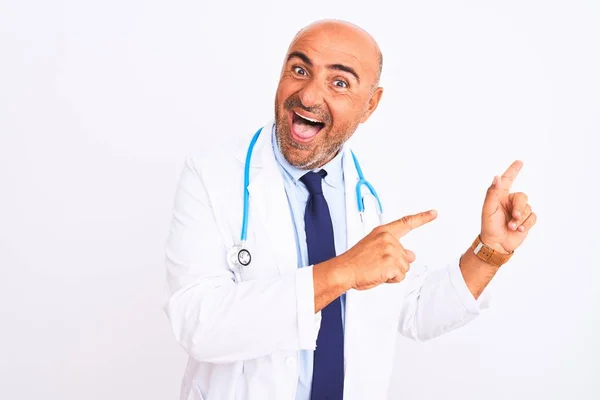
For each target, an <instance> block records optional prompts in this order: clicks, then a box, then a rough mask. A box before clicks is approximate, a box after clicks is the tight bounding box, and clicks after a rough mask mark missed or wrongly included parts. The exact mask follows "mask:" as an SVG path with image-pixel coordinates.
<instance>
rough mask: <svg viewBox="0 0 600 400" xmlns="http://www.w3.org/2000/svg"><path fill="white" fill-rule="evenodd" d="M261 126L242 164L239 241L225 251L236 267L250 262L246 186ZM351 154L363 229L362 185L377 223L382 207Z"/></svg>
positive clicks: (363, 203) (248, 196)
mask: <svg viewBox="0 0 600 400" xmlns="http://www.w3.org/2000/svg"><path fill="white" fill-rule="evenodd" d="M261 131H262V128H260V129H259V130H258V131H257V132H256V133H255V134H254V136H253V137H252V140H251V141H250V146H248V152H247V153H246V163H245V165H244V212H243V214H242V233H241V235H240V242H239V243H237V244H235V245H234V246H233V247H231V249H229V251H228V252H227V261H228V263H229V265H230V266H231V267H236V268H238V269H241V268H242V267H247V266H249V265H250V263H251V262H252V255H251V254H250V250H248V247H247V245H246V238H247V235H248V209H249V206H250V192H249V191H248V186H249V185H250V159H251V158H252V151H253V150H254V145H255V144H256V141H257V140H258V137H259V136H260V133H261ZM350 153H351V154H352V160H353V161H354V167H355V168H356V172H357V173H358V182H357V183H356V203H357V207H358V213H359V215H360V221H361V223H362V225H363V229H364V227H365V217H364V214H365V201H364V198H363V196H362V187H363V186H366V187H367V189H369V192H370V193H371V195H372V196H373V197H374V198H375V200H377V216H378V218H379V224H380V225H381V224H382V223H383V207H382V206H381V200H380V199H379V196H378V195H377V191H376V190H375V188H374V187H373V185H371V184H370V183H369V181H367V180H366V179H365V176H364V175H363V172H362V169H361V168H360V164H359V163H358V159H357V158H356V155H355V154H354V152H353V151H350Z"/></svg>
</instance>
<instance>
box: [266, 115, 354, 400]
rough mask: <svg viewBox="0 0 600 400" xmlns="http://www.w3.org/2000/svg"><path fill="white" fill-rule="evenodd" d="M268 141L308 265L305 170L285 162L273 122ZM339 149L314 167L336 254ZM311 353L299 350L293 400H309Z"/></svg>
mask: <svg viewBox="0 0 600 400" xmlns="http://www.w3.org/2000/svg"><path fill="white" fill-rule="evenodd" d="M272 145H273V152H274V153H275V158H276V159H277V164H278V166H279V169H280V171H281V175H282V176H283V184H284V187H285V192H286V194H287V199H288V203H289V206H290V212H291V214H292V221H293V224H294V231H295V232H294V233H295V237H296V250H297V252H298V268H302V267H307V266H308V250H307V247H306V233H305V231H304V210H305V209H306V203H307V201H308V190H307V189H306V186H304V184H303V183H302V182H301V181H300V177H302V175H304V174H305V173H306V172H308V171H306V170H301V169H298V168H296V167H294V166H292V165H291V164H290V163H288V162H287V160H286V159H285V157H283V154H282V153H281V150H280V149H279V146H278V145H277V139H276V137H275V126H273V132H272ZM343 158H344V151H343V149H342V150H341V151H340V152H339V153H338V154H337V155H336V156H335V157H334V158H333V159H332V160H331V161H329V162H328V163H327V164H325V165H324V166H323V167H321V168H318V169H316V170H315V171H318V170H321V169H324V170H326V171H327V176H326V177H325V178H324V179H323V181H324V182H325V184H324V185H323V195H324V196H325V200H327V204H328V206H329V212H330V214H331V222H332V223H333V235H334V242H335V252H336V254H337V255H340V254H342V253H344V252H345V251H346V250H347V248H346V247H347V240H346V192H345V190H344V170H343ZM344 298H345V296H344V295H342V296H341V299H340V300H341V303H342V324H343V323H344V305H345V303H344ZM313 357H314V351H312V350H302V351H300V371H299V372H300V376H299V378H298V390H297V391H296V400H310V388H311V384H312V375H313Z"/></svg>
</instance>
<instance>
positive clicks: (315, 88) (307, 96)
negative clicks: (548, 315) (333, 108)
mask: <svg viewBox="0 0 600 400" xmlns="http://www.w3.org/2000/svg"><path fill="white" fill-rule="evenodd" d="M298 97H300V101H301V102H302V104H303V105H304V106H305V107H306V108H311V107H319V106H320V105H322V104H323V92H322V88H321V86H320V85H319V83H318V82H316V80H314V79H313V80H311V81H309V82H307V83H306V86H304V87H303V88H302V89H301V90H300V91H299V92H298Z"/></svg>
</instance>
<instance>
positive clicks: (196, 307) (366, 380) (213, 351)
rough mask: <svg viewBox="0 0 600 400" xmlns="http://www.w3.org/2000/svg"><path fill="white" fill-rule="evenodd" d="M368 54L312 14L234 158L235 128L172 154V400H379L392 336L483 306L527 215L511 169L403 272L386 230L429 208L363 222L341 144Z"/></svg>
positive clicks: (364, 113)
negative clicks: (214, 150)
mask: <svg viewBox="0 0 600 400" xmlns="http://www.w3.org/2000/svg"><path fill="white" fill-rule="evenodd" d="M381 65H382V57H381V53H380V51H379V48H378V46H377V44H376V43H375V41H374V40H373V38H372V37H371V36H370V35H369V34H368V33H366V32H365V31H363V30H362V29H360V28H358V27H356V26H354V25H352V24H350V23H346V22H340V21H319V22H316V23H314V24H312V25H310V26H308V27H306V28H304V29H303V30H302V31H300V32H299V33H298V35H297V36H296V37H295V38H294V40H293V41H292V43H291V44H290V47H289V49H288V52H287V54H286V57H285V61H284V64H283V68H282V70H281V77H280V81H279V85H278V87H277V93H276V96H275V119H274V121H272V122H270V123H268V124H267V125H266V126H264V127H263V129H262V130H261V131H260V133H259V135H258V138H257V140H256V142H255V145H254V147H253V149H252V152H251V158H250V160H249V162H248V163H249V164H248V168H247V169H246V168H245V163H246V159H247V151H248V146H249V143H250V139H251V137H250V136H249V137H248V142H247V143H243V144H242V145H241V146H240V148H239V149H238V151H232V152H231V153H228V152H224V153H218V154H208V155H203V156H195V157H189V158H188V159H187V162H186V164H185V167H184V170H183V173H182V176H181V180H180V182H179V187H178V190H177V194H176V199H175V205H174V211H173V221H172V226H171V231H170V235H169V239H168V242H167V247H166V256H167V272H168V275H167V277H168V283H169V291H168V300H167V302H166V305H165V310H166V313H167V315H168V317H169V320H170V323H171V326H172V329H173V332H174V335H175V337H176V339H177V341H178V342H179V343H180V344H181V346H182V347H183V348H184V349H185V351H186V352H187V353H188V355H189V362H188V365H187V369H186V372H185V377H184V380H183V386H182V390H181V399H186V400H189V399H204V400H227V399H231V400H233V399H236V400H240V399H256V400H268V399H276V400H308V399H312V400H321V399H334V400H337V399H342V398H343V399H346V400H359V399H360V400H364V399H369V400H372V399H387V398H388V396H389V394H388V387H389V381H390V375H391V372H392V366H393V361H394V354H395V344H396V339H397V337H398V336H397V334H398V332H399V333H401V334H402V335H404V336H407V337H410V338H413V339H417V340H426V339H429V338H433V337H435V336H438V335H440V334H443V333H445V332H448V331H450V330H452V329H454V328H457V327H459V326H462V325H464V324H465V323H467V322H468V321H470V320H472V319H473V318H474V317H475V316H476V315H478V314H479V313H480V311H481V309H483V308H485V307H486V303H485V301H484V299H483V297H484V296H481V297H480V295H482V292H483V290H484V288H485V287H486V285H487V284H488V283H489V282H490V280H491V279H492V277H493V276H494V274H495V273H496V272H497V271H498V269H499V266H500V265H502V264H503V263H505V262H506V261H507V260H508V258H509V257H510V256H511V255H512V253H513V252H514V250H515V249H516V248H517V247H519V245H520V244H521V243H522V242H523V240H524V239H525V237H526V236H527V233H528V231H529V229H530V228H531V227H532V226H533V225H534V224H535V221H536V216H535V214H534V213H533V212H532V211H531V207H530V206H529V204H528V203H527V196H526V195H525V194H523V193H510V188H511V184H512V182H513V180H514V179H515V177H516V176H517V173H518V172H519V170H520V168H521V165H522V164H521V163H520V162H519V161H516V162H514V163H513V164H512V165H511V166H510V167H509V168H508V169H507V170H506V172H505V173H504V174H503V175H502V176H497V177H494V179H493V184H492V185H491V186H490V188H489V189H488V191H487V194H486V196H485V200H484V204H483V209H482V213H481V227H480V229H479V231H478V232H477V231H474V233H473V239H474V242H473V243H472V244H471V243H468V244H467V243H466V244H465V252H464V253H463V254H462V255H461V256H460V257H458V256H457V257H456V259H455V260H456V261H454V262H451V263H449V264H448V265H447V266H446V267H445V268H439V269H431V270H428V269H425V272H422V273H416V274H415V273H414V271H415V269H413V270H412V271H410V272H409V267H410V264H411V263H412V262H413V261H414V260H415V255H414V253H412V252H411V251H410V250H407V249H405V248H404V247H403V246H402V244H401V243H400V239H401V238H402V237H403V236H405V235H406V234H407V233H409V231H410V230H411V229H415V228H417V227H419V226H421V225H423V224H426V223H427V222H430V221H432V220H433V219H435V217H436V213H435V211H429V212H423V213H420V214H417V215H409V216H405V217H403V218H401V219H398V220H395V221H391V222H388V223H386V224H382V225H379V226H376V227H375V228H374V229H366V230H363V224H362V223H361V221H364V220H361V215H360V214H359V213H358V208H357V207H358V205H357V196H356V192H355V187H356V184H357V182H358V180H359V178H358V176H359V168H357V167H356V166H355V164H354V161H353V157H352V154H351V153H350V150H349V149H348V145H347V144H346V141H347V140H348V139H349V138H350V137H351V136H352V135H353V133H354V132H355V130H356V128H357V126H358V125H359V124H361V123H363V122H365V121H367V119H368V118H369V117H370V115H371V114H372V113H373V112H374V111H375V109H376V108H377V105H378V103H379V100H380V99H381V95H382V92H383V90H382V88H381V87H379V77H380V73H381ZM224 126H226V124H225V125H224ZM245 171H247V173H248V175H249V176H248V178H249V179H248V180H249V183H246V182H245ZM364 171H365V175H367V170H366V169H364ZM388 184H390V185H394V182H389V183H388ZM246 185H247V192H246V191H245V190H244V188H245V187H246ZM375 186H377V185H375ZM245 193H247V194H248V195H249V197H248V198H247V205H248V209H247V210H246V211H247V212H244V204H245V197H244V194H245ZM365 193H366V192H365ZM407 195H409V194H407ZM384 201H385V199H382V202H384ZM375 204H376V203H375ZM373 205H374V204H373V203H369V204H367V206H373ZM387 207H388V208H389V205H388V206H387ZM374 211H375V209H374V208H373V207H371V209H370V211H369V210H366V211H365V217H364V218H365V220H366V219H368V218H367V217H368V215H371V216H372V215H373V214H372V213H373V212H374ZM386 214H387V211H386ZM245 216H246V217H248V220H247V221H245V218H244V217H245ZM395 217H399V215H396V216H395ZM243 226H245V227H246V228H245V229H243V228H242V227H243ZM244 230H247V238H246V240H245V242H244V243H242V244H241V245H240V232H242V231H244ZM236 245H240V247H235V246H236ZM240 248H243V249H244V250H243V251H241V252H240V251H239V250H240ZM230 249H233V250H230ZM245 250H248V252H246V251H245ZM248 262H249V263H248ZM245 264H248V265H245ZM405 278H406V279H405ZM485 294H486V295H487V293H485Z"/></svg>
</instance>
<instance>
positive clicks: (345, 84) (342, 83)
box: [333, 79, 348, 89]
mask: <svg viewBox="0 0 600 400" xmlns="http://www.w3.org/2000/svg"><path fill="white" fill-rule="evenodd" d="M333 84H334V85H335V87H338V88H341V89H346V88H348V82H346V81H343V80H341V79H336V80H335V81H333Z"/></svg>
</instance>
